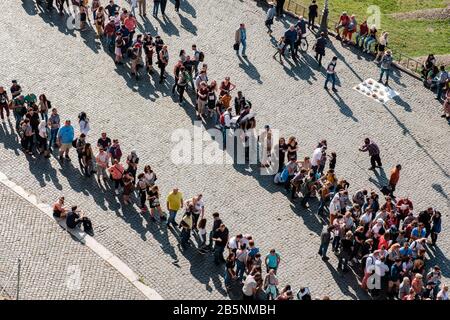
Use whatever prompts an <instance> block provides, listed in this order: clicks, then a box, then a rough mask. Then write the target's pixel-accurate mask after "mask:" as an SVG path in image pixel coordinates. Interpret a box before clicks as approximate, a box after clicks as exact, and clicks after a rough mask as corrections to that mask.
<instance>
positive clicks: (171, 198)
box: [167, 191, 183, 211]
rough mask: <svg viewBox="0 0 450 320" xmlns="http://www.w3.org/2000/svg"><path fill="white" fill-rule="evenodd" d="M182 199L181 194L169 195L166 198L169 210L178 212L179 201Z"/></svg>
mask: <svg viewBox="0 0 450 320" xmlns="http://www.w3.org/2000/svg"><path fill="white" fill-rule="evenodd" d="M182 199H183V194H182V193H181V192H177V194H175V193H173V191H172V192H171V193H169V195H168V196H167V202H168V203H169V210H175V211H177V210H180V208H181V200H182Z"/></svg>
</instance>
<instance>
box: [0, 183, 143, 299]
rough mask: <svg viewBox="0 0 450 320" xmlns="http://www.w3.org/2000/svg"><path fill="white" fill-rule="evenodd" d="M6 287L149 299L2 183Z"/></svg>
mask: <svg viewBox="0 0 450 320" xmlns="http://www.w3.org/2000/svg"><path fill="white" fill-rule="evenodd" d="M0 199H1V207H2V209H1V210H0V243H1V245H0V292H1V291H2V290H3V289H5V292H6V293H7V294H8V295H9V296H10V297H12V298H16V294H17V270H18V262H17V259H19V258H20V259H21V271H20V290H19V299H21V300H24V299H26V300H33V299H67V300H74V299H76V300H77V299H83V300H84V299H145V296H144V295H143V294H141V292H139V291H138V290H137V289H135V288H134V286H133V285H132V284H131V283H130V282H128V280H126V279H125V278H124V277H122V276H121V275H120V274H119V273H118V272H117V271H116V270H114V269H113V268H112V267H111V266H110V265H109V264H108V263H106V262H105V261H103V260H102V259H101V258H100V257H98V256H97V255H96V254H95V253H93V252H92V251H91V250H90V249H89V248H87V247H86V246H84V245H82V244H81V243H79V242H77V241H74V240H73V239H72V238H71V237H70V236H69V234H68V233H67V232H66V231H65V230H63V229H61V228H60V227H59V225H58V224H56V223H54V221H52V220H51V219H49V218H48V217H47V216H45V215H44V214H43V213H42V212H40V210H38V209H37V208H36V207H34V206H32V205H31V204H29V203H28V202H27V201H26V200H25V199H23V198H21V197H18V195H17V194H16V193H14V192H13V191H11V190H10V189H9V188H7V187H6V186H4V185H3V184H1V183H0Z"/></svg>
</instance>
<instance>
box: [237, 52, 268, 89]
mask: <svg viewBox="0 0 450 320" xmlns="http://www.w3.org/2000/svg"><path fill="white" fill-rule="evenodd" d="M238 59H239V61H240V63H239V67H240V68H241V69H242V70H244V72H245V73H246V74H247V75H248V76H249V77H250V78H251V79H253V80H256V81H257V82H258V83H259V84H262V83H263V82H262V80H261V74H260V73H259V72H258V69H256V67H255V66H254V65H253V64H252V63H251V62H250V60H248V59H247V58H242V57H241V56H240V55H238Z"/></svg>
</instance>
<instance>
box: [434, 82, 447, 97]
mask: <svg viewBox="0 0 450 320" xmlns="http://www.w3.org/2000/svg"><path fill="white" fill-rule="evenodd" d="M444 87H445V83H440V82H438V84H437V85H436V98H438V99H441V98H442V91H443V89H444Z"/></svg>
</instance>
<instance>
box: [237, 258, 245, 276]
mask: <svg viewBox="0 0 450 320" xmlns="http://www.w3.org/2000/svg"><path fill="white" fill-rule="evenodd" d="M244 273H245V263H243V262H241V261H239V260H236V275H237V276H238V277H239V280H242V279H243V278H244Z"/></svg>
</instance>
